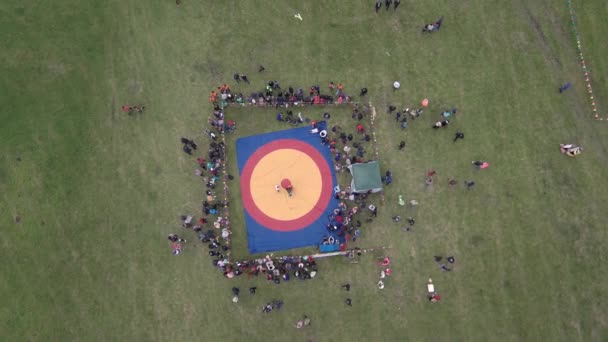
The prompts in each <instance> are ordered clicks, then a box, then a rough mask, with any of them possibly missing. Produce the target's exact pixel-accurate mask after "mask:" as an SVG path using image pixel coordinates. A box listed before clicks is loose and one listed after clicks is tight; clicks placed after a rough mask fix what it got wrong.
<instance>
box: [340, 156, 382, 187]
mask: <svg viewBox="0 0 608 342" xmlns="http://www.w3.org/2000/svg"><path fill="white" fill-rule="evenodd" d="M348 169H349V170H350V174H351V175H352V176H353V180H352V181H351V183H350V189H351V191H352V192H357V193H363V192H368V191H370V190H371V191H372V192H378V191H382V178H381V176H380V163H378V161H371V162H368V163H361V164H352V165H351V166H349V167H348Z"/></svg>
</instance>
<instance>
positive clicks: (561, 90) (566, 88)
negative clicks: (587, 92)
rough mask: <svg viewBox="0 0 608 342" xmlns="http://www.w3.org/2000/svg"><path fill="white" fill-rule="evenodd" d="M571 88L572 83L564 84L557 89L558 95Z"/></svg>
mask: <svg viewBox="0 0 608 342" xmlns="http://www.w3.org/2000/svg"><path fill="white" fill-rule="evenodd" d="M571 86H572V83H570V82H568V83H566V84H564V85H563V86H561V87H559V93H560V94H561V93H563V92H565V91H566V90H568V89H569V88H570V87H571Z"/></svg>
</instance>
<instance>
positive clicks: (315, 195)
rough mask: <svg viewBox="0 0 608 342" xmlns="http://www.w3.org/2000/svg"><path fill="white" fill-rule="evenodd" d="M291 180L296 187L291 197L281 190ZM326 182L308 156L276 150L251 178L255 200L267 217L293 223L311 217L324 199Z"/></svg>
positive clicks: (262, 160) (286, 150)
mask: <svg viewBox="0 0 608 342" xmlns="http://www.w3.org/2000/svg"><path fill="white" fill-rule="evenodd" d="M284 178H287V179H289V180H290V181H291V185H292V186H293V191H292V196H291V197H290V196H289V195H288V193H287V191H286V190H285V189H283V188H282V187H281V188H280V190H279V191H276V186H277V185H278V186H279V187H280V186H281V180H283V179H284ZM322 184H323V181H322V179H321V172H320V171H319V167H318V166H317V164H316V163H315V162H314V160H312V158H310V157H309V156H308V155H307V154H306V153H303V152H301V151H298V150H294V149H281V150H275V151H272V152H270V153H268V154H267V155H266V156H264V157H263V158H262V159H260V161H259V162H258V164H257V165H256V166H255V167H254V168H253V172H252V174H251V181H250V186H251V196H252V197H253V202H254V203H255V205H256V206H257V207H258V209H260V211H262V212H263V213H264V214H266V215H268V216H269V217H271V218H273V219H275V220H281V221H291V220H296V219H298V218H300V217H302V216H304V215H306V214H308V213H309V212H310V211H311V209H313V207H314V206H315V204H316V203H317V202H318V201H319V197H320V196H321V187H322Z"/></svg>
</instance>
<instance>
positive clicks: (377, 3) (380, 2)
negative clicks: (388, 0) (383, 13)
mask: <svg viewBox="0 0 608 342" xmlns="http://www.w3.org/2000/svg"><path fill="white" fill-rule="evenodd" d="M381 8H382V0H376V13H378V11H380V9H381Z"/></svg>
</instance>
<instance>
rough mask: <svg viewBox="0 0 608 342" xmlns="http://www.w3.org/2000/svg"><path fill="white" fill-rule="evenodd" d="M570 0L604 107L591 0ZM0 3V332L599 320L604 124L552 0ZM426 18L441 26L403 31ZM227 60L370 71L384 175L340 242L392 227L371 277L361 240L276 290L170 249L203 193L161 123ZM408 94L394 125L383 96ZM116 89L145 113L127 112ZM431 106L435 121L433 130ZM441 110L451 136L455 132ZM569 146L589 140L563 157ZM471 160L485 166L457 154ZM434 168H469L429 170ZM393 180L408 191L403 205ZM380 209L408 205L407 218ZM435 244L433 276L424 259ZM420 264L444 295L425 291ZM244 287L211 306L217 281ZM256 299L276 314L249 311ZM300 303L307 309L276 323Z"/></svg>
mask: <svg viewBox="0 0 608 342" xmlns="http://www.w3.org/2000/svg"><path fill="white" fill-rule="evenodd" d="M575 8H576V10H577V14H578V16H579V19H580V22H579V30H580V31H581V35H582V39H583V46H584V49H585V50H584V51H585V58H586V59H587V62H588V64H589V65H590V67H591V69H592V73H593V76H594V77H593V80H594V92H596V93H597V94H598V95H597V99H598V102H599V103H598V107H599V108H600V109H601V110H603V111H604V112H606V111H608V102H606V97H605V96H603V94H605V93H606V92H607V91H608V83H606V82H607V81H606V77H605V74H606V70H607V67H606V61H605V59H604V56H605V54H606V53H607V52H608V46H607V45H606V44H605V39H604V38H603V37H604V34H606V33H607V32H608V24H607V22H606V21H605V20H603V18H605V16H606V14H608V7H607V5H606V3H605V2H602V1H600V0H587V1H584V2H581V3H578V2H577V3H576V4H575ZM297 12H299V13H301V14H302V17H303V19H304V20H303V21H299V20H297V19H295V18H294V17H293V15H294V14H295V13H297ZM0 14H1V15H0V33H1V35H0V46H1V47H2V48H1V49H0V75H2V77H0V90H1V91H0V120H1V122H2V124H0V228H1V229H2V234H1V235H0V246H1V247H0V257H2V260H3V265H2V268H1V271H0V302H1V303H2V305H1V306H0V337H1V338H2V340H5V341H24V340H27V341H30V340H31V341H76V340H78V341H93V340H99V341H109V340H115V341H121V340H135V341H151V340H157V341H166V340H176V339H180V340H192V339H198V340H205V341H206V340H209V341H211V340H217V339H222V340H226V341H241V340H244V339H248V340H250V341H285V340H295V341H346V340H355V339H356V340H361V341H488V340H497V341H539V340H546V341H557V340H559V341H605V340H607V339H608V315H607V314H606V309H605V307H606V304H608V303H607V301H606V299H605V296H604V293H605V292H606V290H607V289H608V286H607V285H606V281H607V280H608V271H607V270H606V268H605V267H604V262H606V261H608V260H607V259H608V257H607V254H606V249H605V247H604V245H605V244H606V243H607V242H608V234H607V232H606V223H605V222H606V217H607V215H606V203H608V181H607V180H606V177H605V171H604V170H605V169H606V167H607V165H608V157H607V151H608V143H607V142H606V141H607V138H608V127H607V126H606V125H607V123H606V122H597V121H594V120H593V119H592V118H593V114H592V113H591V111H590V108H589V100H588V96H587V94H586V90H585V85H584V82H583V79H582V74H581V70H580V67H579V66H578V64H577V61H578V53H577V51H576V46H575V42H574V38H573V35H572V32H571V28H570V26H569V25H570V24H569V16H568V13H567V7H566V4H565V2H561V1H560V2H555V1H548V0H537V1H523V0H514V1H511V2H499V1H470V0H469V1H458V2H454V1H446V0H432V1H427V2H424V3H422V2H414V1H402V4H401V7H400V8H399V9H398V10H397V11H393V10H392V9H391V10H390V11H388V12H387V11H385V10H384V9H383V10H382V12H381V13H379V14H376V13H374V10H373V1H365V2H361V1H356V2H339V1H326V2H317V1H308V2H296V1H284V2H267V1H247V2H223V1H221V2H217V1H203V0H197V1H194V0H183V1H182V4H181V5H180V6H179V7H177V6H176V5H175V2H174V1H149V2H136V1H117V0H109V1H92V2H76V1H67V0H56V1H52V2H51V1H38V2H32V1H25V2H24V1H15V0H7V1H4V2H2V3H1V4H0ZM441 15H445V16H446V18H445V21H444V26H443V27H442V29H441V31H440V32H439V33H437V34H433V35H422V34H421V33H420V27H421V26H422V25H423V24H424V23H426V22H430V21H433V20H436V19H437V18H438V17H439V16H441ZM259 64H263V65H264V66H265V67H266V69H267V71H266V72H265V74H263V75H258V73H257V67H258V65H259ZM234 72H244V73H247V74H249V76H250V79H251V81H252V84H251V86H238V87H237V86H235V85H232V87H233V89H235V88H236V89H238V90H241V91H243V92H250V91H253V90H255V89H257V88H259V87H261V86H262V85H263V84H264V83H265V82H266V81H268V80H278V81H280V82H281V84H282V85H287V84H289V83H291V84H293V85H297V86H301V87H308V86H310V85H312V84H319V85H321V86H326V84H327V83H328V82H329V81H334V82H336V83H337V82H342V83H344V84H345V88H346V91H347V92H349V93H351V94H355V93H357V92H358V90H359V89H360V88H361V87H363V86H366V87H367V88H368V89H369V97H368V100H369V101H371V102H372V103H373V105H374V106H375V108H376V109H377V112H378V120H377V126H378V131H379V140H378V145H379V147H380V159H381V160H382V168H383V170H386V169H390V170H391V171H392V172H393V174H394V177H395V181H394V183H393V184H392V185H391V186H390V187H389V188H388V189H386V193H385V195H386V203H385V205H384V206H381V207H380V211H379V216H380V217H379V218H378V220H376V221H375V223H374V225H373V226H370V227H369V228H367V227H366V229H365V230H364V235H363V237H362V240H361V241H360V244H361V245H367V244H368V243H369V245H378V244H383V245H388V246H390V247H391V249H390V250H389V251H388V254H389V255H390V256H391V258H392V260H393V265H392V266H393V267H392V269H393V275H392V276H391V277H390V279H387V280H386V288H385V289H384V290H381V291H380V290H378V289H377V288H376V282H377V280H378V268H377V267H376V266H375V261H376V257H379V256H381V255H380V254H377V255H367V256H366V257H365V258H363V259H362V260H361V261H360V262H359V263H357V264H351V263H349V262H348V261H347V260H345V259H342V258H339V259H331V260H323V261H320V262H319V267H320V272H319V274H318V275H317V277H316V278H315V279H314V280H312V281H307V282H295V281H292V282H290V283H289V284H281V285H279V286H276V285H270V284H266V283H265V281H263V280H262V279H259V280H255V281H247V279H246V278H239V279H235V280H234V281H229V280H227V279H225V278H223V277H222V276H221V273H219V272H218V271H217V270H215V269H213V267H212V266H211V263H210V258H209V256H208V255H207V250H206V248H203V247H202V246H199V245H198V244H195V243H191V244H189V245H188V246H187V248H186V250H185V251H184V253H183V254H182V255H180V256H179V257H175V256H172V255H171V254H170V248H169V246H168V244H167V240H166V236H167V235H168V234H169V233H172V232H178V233H182V230H181V228H180V227H179V221H178V216H179V215H180V214H182V213H185V212H198V205H199V203H200V201H201V199H202V189H201V186H200V184H199V183H198V181H197V180H196V178H195V176H194V173H193V168H194V160H193V158H190V157H188V156H186V155H184V153H182V152H181V146H180V144H179V138H180V137H181V136H188V137H196V138H198V140H200V141H201V142H202V141H203V138H202V137H201V135H200V134H201V132H202V130H203V128H204V126H205V123H206V120H207V117H208V116H209V115H210V110H211V107H210V105H209V102H208V93H209V91H210V90H212V89H213V88H214V87H215V86H217V85H218V84H220V83H224V82H227V81H229V80H230V79H231V75H232V74H233V73H234ZM395 80H400V81H401V84H402V87H401V89H400V90H399V91H393V90H392V88H391V84H392V82H393V81H395ZM567 81H571V82H573V84H574V86H573V87H572V89H570V90H569V91H568V92H567V93H565V94H562V95H559V94H558V93H557V87H558V86H559V84H560V83H565V82H567ZM424 97H428V98H429V99H430V100H431V105H430V108H429V110H428V111H427V112H426V113H425V114H423V116H422V117H421V118H420V119H418V120H416V121H414V122H411V123H410V128H408V130H407V132H405V133H404V132H402V131H401V130H400V129H398V128H397V127H396V125H395V124H394V120H393V119H392V117H391V116H388V115H387V114H385V111H386V107H387V106H388V105H389V104H394V105H397V106H399V107H401V106H411V107H413V106H416V105H417V104H418V103H420V100H421V99H422V98H424ZM125 103H144V104H145V105H146V108H147V109H146V112H145V113H144V114H143V115H141V116H136V117H129V116H127V115H125V114H124V113H122V112H121V111H120V106H121V105H122V104H125ZM451 106H455V107H458V108H459V110H460V114H459V116H458V117H457V118H456V119H455V120H454V122H453V124H452V125H450V126H449V127H448V128H446V129H442V130H438V131H436V130H432V129H431V128H430V126H431V124H432V123H433V122H434V121H436V119H437V113H439V112H440V111H441V110H443V109H445V107H451ZM254 114H255V113H254ZM260 115H270V116H272V115H274V112H273V111H271V113H269V114H266V113H262V114H260ZM457 130H462V131H463V132H464V133H465V135H466V138H465V139H464V140H463V141H460V142H458V143H456V144H452V142H451V139H452V137H453V134H454V132H455V131H457ZM402 139H405V140H406V141H407V143H408V148H407V150H406V151H405V152H398V151H397V149H396V147H397V144H398V142H399V141H400V140H402ZM568 142H574V143H579V144H581V145H582V146H584V148H585V152H584V153H583V154H582V155H581V156H580V157H578V158H576V159H571V158H567V157H565V156H563V155H561V154H560V153H559V150H558V144H560V143H568ZM475 159H483V160H487V161H489V162H490V164H491V167H490V168H489V169H488V170H484V171H482V172H475V171H474V170H472V169H471V165H470V162H471V160H475ZM431 168H432V169H435V170H437V173H438V177H439V178H438V182H437V183H436V184H434V185H433V186H432V188H431V189H427V188H425V186H424V184H423V181H424V172H425V171H426V170H428V169H431ZM448 177H454V178H456V179H458V180H459V181H462V180H464V179H474V180H475V182H476V186H475V188H474V189H473V190H471V191H466V190H465V189H463V187H462V186H459V187H457V188H454V189H448V187H447V184H446V180H447V178H448ZM399 194H402V195H404V196H405V198H406V199H412V198H414V199H417V200H418V201H419V202H420V206H419V207H418V208H417V209H416V211H412V212H408V211H406V210H404V209H403V207H400V206H399V205H397V196H398V195H399ZM395 214H401V215H402V216H409V215H413V216H414V217H415V218H416V221H417V223H416V225H415V228H414V230H413V231H412V232H409V233H404V232H402V231H401V228H400V226H396V225H395V224H393V223H392V222H391V220H390V217H391V216H392V215H395ZM237 232H238V231H237V230H236V229H235V234H237ZM188 237H190V240H195V236H194V234H192V235H191V236H188ZM243 245H244V244H243ZM448 254H453V255H455V256H456V259H457V262H456V264H455V268H454V271H453V272H449V273H447V272H442V271H441V270H440V269H439V268H438V267H437V265H436V264H435V263H434V261H433V256H434V255H444V256H445V255H448ZM429 277H432V278H433V280H434V283H435V284H436V287H437V289H438V291H439V292H440V293H441V294H442V295H443V299H442V301H441V303H437V304H431V303H429V302H428V301H427V299H426V282H427V279H428V278H429ZM344 282H350V283H351V284H352V286H353V288H352V289H351V292H350V293H349V296H350V297H351V298H352V299H353V307H352V308H348V307H346V306H345V305H344V304H343V301H344V298H345V297H346V293H345V292H344V291H343V290H341V289H340V287H339V285H340V284H342V283H344ZM253 284H255V285H257V286H258V293H257V294H256V295H255V296H253V297H252V296H249V295H248V294H246V295H242V298H241V301H240V302H239V303H238V304H234V303H232V302H231V292H230V288H231V287H232V286H235V285H236V286H240V287H241V290H242V291H243V292H246V288H247V287H248V286H251V285H253ZM272 298H282V299H283V300H284V301H285V306H284V308H283V310H282V311H281V312H272V313H271V314H269V315H263V314H262V313H260V309H261V307H262V304H264V303H266V302H267V301H269V300H271V299H272ZM303 314H307V315H308V316H309V317H311V318H312V320H313V325H312V326H311V327H309V328H308V329H302V330H296V329H295V328H293V324H294V322H295V320H296V319H298V318H300V317H301V316H302V315H303Z"/></svg>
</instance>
